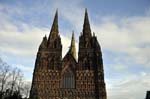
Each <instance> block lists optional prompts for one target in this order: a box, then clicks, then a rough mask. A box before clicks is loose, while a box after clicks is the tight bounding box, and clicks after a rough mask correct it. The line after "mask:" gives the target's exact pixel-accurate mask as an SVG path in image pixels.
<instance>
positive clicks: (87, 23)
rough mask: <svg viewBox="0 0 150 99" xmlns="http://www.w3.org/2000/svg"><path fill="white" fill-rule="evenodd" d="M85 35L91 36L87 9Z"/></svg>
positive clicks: (84, 25)
mask: <svg viewBox="0 0 150 99" xmlns="http://www.w3.org/2000/svg"><path fill="white" fill-rule="evenodd" d="M83 35H88V36H91V28H90V22H89V18H88V12H87V8H86V9H85V16H84V24H83Z"/></svg>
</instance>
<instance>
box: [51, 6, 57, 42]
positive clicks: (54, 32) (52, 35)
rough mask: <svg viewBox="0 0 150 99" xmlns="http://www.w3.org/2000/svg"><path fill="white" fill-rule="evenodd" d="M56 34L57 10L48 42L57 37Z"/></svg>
mask: <svg viewBox="0 0 150 99" xmlns="http://www.w3.org/2000/svg"><path fill="white" fill-rule="evenodd" d="M58 33H59V31H58V8H57V9H56V13H55V16H54V21H53V24H52V28H51V31H50V36H49V39H48V40H50V39H52V38H56V37H57V36H58Z"/></svg>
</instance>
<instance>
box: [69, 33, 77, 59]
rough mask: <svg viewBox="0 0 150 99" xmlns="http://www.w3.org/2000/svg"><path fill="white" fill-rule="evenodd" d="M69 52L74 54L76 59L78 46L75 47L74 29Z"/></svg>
mask: <svg viewBox="0 0 150 99" xmlns="http://www.w3.org/2000/svg"><path fill="white" fill-rule="evenodd" d="M69 53H70V54H72V56H73V57H74V58H75V59H76V47H75V37H74V31H73V32H72V39H71V45H70V49H69Z"/></svg>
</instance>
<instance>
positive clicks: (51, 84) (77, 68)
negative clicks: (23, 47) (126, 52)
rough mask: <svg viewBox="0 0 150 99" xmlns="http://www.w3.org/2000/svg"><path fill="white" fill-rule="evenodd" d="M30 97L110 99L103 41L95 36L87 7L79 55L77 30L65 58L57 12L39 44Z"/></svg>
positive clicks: (48, 98) (32, 98)
mask: <svg viewBox="0 0 150 99" xmlns="http://www.w3.org/2000/svg"><path fill="white" fill-rule="evenodd" d="M30 99H107V96H106V88H105V81H104V70H103V59H102V52H101V48H100V45H99V43H98V41H97V38H96V37H95V35H93V36H92V34H91V29H90V23H89V19H88V13H87V10H86V12H85V18H84V25H83V31H82V33H81V35H80V37H79V53H78V59H77V58H76V47H75V38H74V34H73V36H72V40H71V44H70V49H69V51H68V52H67V54H66V55H65V56H64V58H63V59H62V44H61V38H60V36H59V31H58V12H57V11H56V14H55V18H54V22H53V25H52V28H51V31H50V35H49V37H48V39H47V37H46V36H45V37H44V38H43V41H42V43H41V44H40V46H39V51H38V53H37V58H36V62H35V69H34V73H33V81H32V87H31V91H30Z"/></svg>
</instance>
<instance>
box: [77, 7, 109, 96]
mask: <svg viewBox="0 0 150 99" xmlns="http://www.w3.org/2000/svg"><path fill="white" fill-rule="evenodd" d="M78 57H79V58H78V67H77V70H79V71H80V70H82V71H86V72H89V73H90V72H92V74H91V75H94V76H93V81H94V82H93V83H94V89H92V90H93V92H94V96H95V98H96V99H106V88H105V81H104V70H103V59H102V52H101V47H100V45H99V43H98V40H97V37H96V36H95V34H94V33H93V35H92V33H91V27H90V22H89V17H88V12H87V9H86V10H85V16H84V24H83V30H82V33H81V35H80V37H79V52H78ZM86 72H85V73H86ZM91 75H90V76H91ZM87 82H88V81H87Z"/></svg>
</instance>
